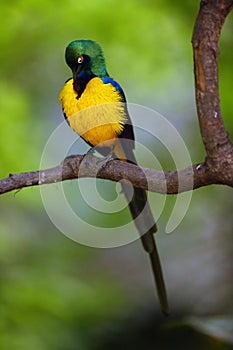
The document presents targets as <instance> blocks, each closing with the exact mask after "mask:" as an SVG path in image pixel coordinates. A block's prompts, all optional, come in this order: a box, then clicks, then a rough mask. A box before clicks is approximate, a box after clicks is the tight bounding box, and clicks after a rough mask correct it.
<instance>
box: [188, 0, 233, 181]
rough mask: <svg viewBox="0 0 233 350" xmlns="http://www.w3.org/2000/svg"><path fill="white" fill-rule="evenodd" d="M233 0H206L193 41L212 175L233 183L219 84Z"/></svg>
mask: <svg viewBox="0 0 233 350" xmlns="http://www.w3.org/2000/svg"><path fill="white" fill-rule="evenodd" d="M232 8H233V1H232V0H202V1H201V5H200V11H199V14H198V16H197V19H196V23H195V27H194V32H193V38H192V44H193V54H194V72H195V91H196V105H197V113H198V118H199V125H200V130H201V135H202V140H203V143H204V146H205V149H206V154H207V156H206V166H207V168H208V173H209V176H210V177H212V178H214V179H216V180H217V181H218V182H219V183H223V184H226V185H230V186H232V181H233V147H232V144H231V142H230V140H229V138H228V134H227V132H226V130H225V128H224V125H223V120H222V114H221V110H220V99H219V88H218V56H219V37H220V33H221V29H222V26H223V24H224V21H225V19H226V17H227V15H228V13H229V12H230V10H231V9H232Z"/></svg>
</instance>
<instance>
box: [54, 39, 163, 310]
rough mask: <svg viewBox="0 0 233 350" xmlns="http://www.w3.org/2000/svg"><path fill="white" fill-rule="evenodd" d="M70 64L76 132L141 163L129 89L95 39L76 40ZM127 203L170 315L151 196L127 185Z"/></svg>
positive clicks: (69, 112) (69, 113)
mask: <svg viewBox="0 0 233 350" xmlns="http://www.w3.org/2000/svg"><path fill="white" fill-rule="evenodd" d="M65 61H66V63H67V65H68V66H69V68H70V69H71V72H72V77H71V78H69V79H68V80H67V81H66V82H65V84H64V86H63V88H62V89H61V91H60V93H59V100H60V103H61V107H62V110H63V114H64V117H65V119H66V121H67V122H68V124H69V126H70V127H71V129H73V131H74V132H76V133H77V134H78V135H79V136H81V138H82V139H83V140H84V141H86V142H87V144H89V145H90V146H91V149H93V148H94V149H97V150H98V151H99V152H100V153H101V154H102V155H104V156H106V157H107V155H108V154H110V155H111V156H112V157H115V158H116V159H118V160H120V161H125V162H129V163H133V164H136V165H137V161H136V158H135V154H134V140H135V138H134V130H133V124H132V121H131V119H130V116H129V112H128V110H127V102H126V97H125V94H124V91H123V89H122V87H121V86H120V84H119V83H117V82H116V81H115V80H114V79H113V78H112V77H110V75H109V74H108V71H107V68H106V62H105V57H104V53H103V51H102V48H101V46H100V45H99V44H98V43H97V42H96V41H93V40H74V41H71V42H70V43H69V44H68V46H67V47H66V50H65ZM121 185H122V190H123V192H124V194H125V197H126V200H127V205H128V206H129V210H130V212H131V215H132V218H133V220H134V223H135V226H136V228H137V230H138V232H139V236H140V239H141V242H142V245H143V247H144V249H145V251H146V252H147V253H148V254H149V258H150V263H151V267H152V272H153V275H154V280H155V285H156V290H157V295H158V300H159V304H160V309H161V311H162V313H163V314H165V315H169V313H170V310H169V304H168V298H167V292H166V286H165V281H164V277H163V271H162V266H161V262H160V257H159V254H158V250H157V246H156V242H155V237H154V234H155V233H156V231H157V225H156V222H155V220H154V218H153V214H152V211H151V208H150V206H149V203H148V200H147V193H146V191H145V190H143V189H140V188H136V187H134V188H133V194H132V190H131V188H129V185H128V184H126V183H124V182H122V183H121Z"/></svg>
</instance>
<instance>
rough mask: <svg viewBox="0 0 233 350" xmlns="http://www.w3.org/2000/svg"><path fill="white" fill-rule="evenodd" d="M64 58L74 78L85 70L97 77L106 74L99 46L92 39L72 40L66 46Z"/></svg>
mask: <svg viewBox="0 0 233 350" xmlns="http://www.w3.org/2000/svg"><path fill="white" fill-rule="evenodd" d="M65 58H66V63H67V64H68V66H69V67H70V69H71V70H72V72H73V76H74V79H76V77H78V75H79V74H80V73H81V72H85V71H86V72H88V73H92V74H94V75H96V76H99V77H102V76H105V75H107V72H106V65H105V60H104V55H103V52H102V50H101V47H100V46H99V45H98V44H97V43H96V42H94V41H92V40H75V41H72V42H71V43H70V44H69V45H68V46H67V48H66V53H65Z"/></svg>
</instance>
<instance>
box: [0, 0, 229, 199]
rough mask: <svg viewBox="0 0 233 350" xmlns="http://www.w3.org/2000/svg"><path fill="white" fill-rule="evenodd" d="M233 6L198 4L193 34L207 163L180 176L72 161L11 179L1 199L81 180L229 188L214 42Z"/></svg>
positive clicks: (170, 188)
mask: <svg viewBox="0 0 233 350" xmlns="http://www.w3.org/2000/svg"><path fill="white" fill-rule="evenodd" d="M232 8H233V0H202V1H201V6H200V11H199V14H198V16H197V20H196V23H195V28H194V33H193V39H192V43H193V52H194V71H195V87H196V103H197V112H198V118H199V123H200V129H201V135H202V139H203V142H204V145H205V148H206V153H207V157H206V161H205V163H203V164H198V165H193V166H192V167H190V168H187V169H183V170H180V171H171V172H165V173H164V172H162V171H157V170H152V169H145V168H144V169H143V168H139V167H137V166H135V165H133V164H128V163H124V162H120V161H111V162H109V163H107V165H106V166H102V167H100V164H99V159H98V158H96V157H93V156H88V157H87V158H86V157H85V158H84V159H86V160H85V161H82V160H83V156H71V157H68V158H66V159H65V160H64V162H63V164H62V165H60V166H57V167H55V168H52V169H47V170H42V171H35V172H28V173H21V174H17V175H10V176H9V177H8V178H6V179H3V180H1V181H0V194H3V193H6V192H10V191H13V190H17V189H21V188H23V187H28V186H36V185H42V184H48V183H54V182H58V181H64V180H71V179H74V178H80V177H98V178H102V179H109V180H112V181H120V180H123V179H125V180H129V181H130V182H131V183H132V184H133V186H135V187H140V188H143V189H148V190H150V191H154V192H159V193H168V194H176V193H180V192H184V191H188V190H192V189H195V188H199V187H201V186H206V185H210V184H225V185H229V186H232V187H233V146H232V144H231V142H230V140H229V138H228V135H227V132H226V130H225V128H224V125H223V120H222V116H221V110H220V102H219V90H218V54H219V46H218V42H219V36H220V33H221V29H222V26H223V24H224V21H225V18H226V16H227V15H228V13H229V11H230V10H231V9H232Z"/></svg>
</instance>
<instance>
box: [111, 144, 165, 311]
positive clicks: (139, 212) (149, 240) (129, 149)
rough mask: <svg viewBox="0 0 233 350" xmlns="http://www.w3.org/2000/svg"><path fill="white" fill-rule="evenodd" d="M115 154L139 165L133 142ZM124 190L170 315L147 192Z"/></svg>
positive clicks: (162, 304) (125, 187) (119, 146)
mask: <svg viewBox="0 0 233 350" xmlns="http://www.w3.org/2000/svg"><path fill="white" fill-rule="evenodd" d="M114 153H115V155H116V157H117V158H118V159H121V160H123V161H128V162H130V163H133V164H137V162H136V158H135V156H134V152H133V142H132V140H131V143H130V141H129V140H127V139H126V140H124V139H123V140H121V142H118V143H117V144H116V146H115V148H114ZM121 185H122V190H123V192H124V194H125V197H126V199H127V202H128V203H129V209H130V212H131V215H132V217H133V219H134V223H135V226H136V227H137V229H138V232H139V234H140V238H141V242H142V245H143V248H144V249H145V251H146V252H147V253H148V254H149V256H150V262H151V267H152V271H153V275H154V280H155V285H156V289H157V294H158V298H159V303H160V307H161V310H162V312H163V313H164V314H165V315H168V314H169V305H168V299H167V292H166V287H165V282H164V278H163V272H162V267H161V263H160V259H159V254H158V250H157V247H156V243H155V238H154V234H155V233H156V231H157V226H156V223H155V221H154V217H153V215H152V212H151V209H150V206H149V203H148V201H147V194H146V191H145V190H142V189H140V188H134V193H133V196H132V189H131V186H129V185H128V184H126V183H124V182H122V183H121Z"/></svg>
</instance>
